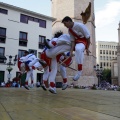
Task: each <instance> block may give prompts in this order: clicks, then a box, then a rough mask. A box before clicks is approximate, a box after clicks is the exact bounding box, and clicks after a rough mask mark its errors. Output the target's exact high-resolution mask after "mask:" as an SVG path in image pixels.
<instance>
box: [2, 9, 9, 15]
mask: <svg viewBox="0 0 120 120" xmlns="http://www.w3.org/2000/svg"><path fill="white" fill-rule="evenodd" d="M0 13H3V14H8V10H5V9H2V8H0Z"/></svg>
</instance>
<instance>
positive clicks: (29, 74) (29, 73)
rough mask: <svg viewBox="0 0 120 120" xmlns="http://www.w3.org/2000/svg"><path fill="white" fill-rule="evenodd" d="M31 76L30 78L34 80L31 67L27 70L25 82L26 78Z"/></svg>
mask: <svg viewBox="0 0 120 120" xmlns="http://www.w3.org/2000/svg"><path fill="white" fill-rule="evenodd" d="M30 78H31V80H34V77H33V70H32V69H31V70H30V71H28V72H27V75H26V79H25V82H28V80H29V79H30Z"/></svg>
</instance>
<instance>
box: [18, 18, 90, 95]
mask: <svg viewBox="0 0 120 120" xmlns="http://www.w3.org/2000/svg"><path fill="white" fill-rule="evenodd" d="M62 23H63V24H64V26H65V27H67V28H68V34H63V33H62V32H61V31H59V32H57V33H56V34H55V35H54V37H53V38H52V39H51V40H48V39H46V40H45V45H46V48H45V49H44V50H43V52H42V53H41V57H40V59H39V58H36V56H35V55H34V54H32V53H30V54H28V55H26V56H24V57H21V58H20V61H21V66H24V65H25V64H26V65H25V66H27V68H28V71H32V70H33V69H38V70H41V69H44V74H43V83H42V88H43V89H44V90H47V87H46V83H47V82H48V83H49V91H50V92H51V93H53V94H56V83H55V78H56V74H57V69H58V68H57V66H58V65H57V64H58V63H59V68H60V73H61V76H62V78H63V84H62V90H65V89H66V88H67V87H68V83H67V75H66V67H68V66H69V65H71V64H72V57H73V56H75V60H76V63H77V65H78V69H77V72H76V74H75V76H74V77H73V80H74V81H77V80H78V79H79V78H80V76H81V74H82V65H83V60H84V51H85V50H86V54H87V55H89V53H90V51H89V46H90V33H89V30H88V29H87V27H86V26H85V24H83V23H80V22H73V20H72V19H71V18H70V17H69V16H66V17H64V18H63V20H62ZM73 51H74V55H73ZM23 63H25V64H23ZM22 64H23V65H22ZM21 69H22V67H21ZM28 76H29V74H28ZM25 88H26V89H29V88H28V78H27V77H26V81H25Z"/></svg>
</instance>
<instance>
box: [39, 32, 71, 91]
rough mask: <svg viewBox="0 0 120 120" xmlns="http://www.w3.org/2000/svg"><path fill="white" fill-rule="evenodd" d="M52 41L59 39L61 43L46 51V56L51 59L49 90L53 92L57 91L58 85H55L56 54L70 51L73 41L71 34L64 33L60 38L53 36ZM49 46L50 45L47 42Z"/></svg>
mask: <svg viewBox="0 0 120 120" xmlns="http://www.w3.org/2000/svg"><path fill="white" fill-rule="evenodd" d="M52 41H58V43H60V44H58V45H57V44H56V45H53V47H52V48H50V49H47V50H46V51H45V52H44V53H45V58H46V57H48V58H50V59H51V62H50V67H49V68H50V73H49V78H48V80H49V83H50V87H49V91H50V92H52V93H56V86H55V77H56V74H57V61H56V56H57V55H59V54H61V53H64V52H66V51H70V49H71V41H70V36H69V35H68V34H63V35H61V36H60V37H58V38H53V39H52ZM47 43H48V42H47ZM61 43H63V44H61ZM47 46H49V45H48V44H47ZM41 59H42V58H41ZM47 63H48V62H47Z"/></svg>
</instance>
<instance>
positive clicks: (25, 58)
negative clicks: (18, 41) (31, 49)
mask: <svg viewBox="0 0 120 120" xmlns="http://www.w3.org/2000/svg"><path fill="white" fill-rule="evenodd" d="M34 59H36V56H35V55H34V54H28V55H27V56H25V57H21V58H20V61H21V62H26V61H28V60H30V61H33V60H34Z"/></svg>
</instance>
